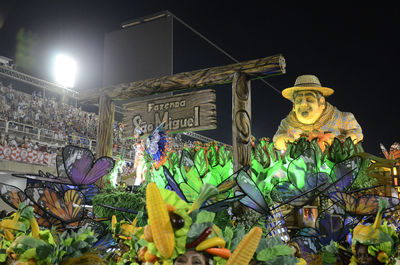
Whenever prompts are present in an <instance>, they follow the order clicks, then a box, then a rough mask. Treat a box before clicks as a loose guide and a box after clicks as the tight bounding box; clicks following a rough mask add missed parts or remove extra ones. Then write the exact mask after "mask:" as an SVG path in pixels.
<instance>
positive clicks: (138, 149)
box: [133, 128, 147, 186]
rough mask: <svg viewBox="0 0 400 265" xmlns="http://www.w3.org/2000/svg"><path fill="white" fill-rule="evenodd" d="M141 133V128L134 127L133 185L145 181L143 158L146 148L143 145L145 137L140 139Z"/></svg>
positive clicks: (144, 162)
mask: <svg viewBox="0 0 400 265" xmlns="http://www.w3.org/2000/svg"><path fill="white" fill-rule="evenodd" d="M142 135H143V132H142V130H140V129H139V128H136V129H135V131H134V135H133V136H134V138H135V144H134V149H135V163H134V165H133V169H134V170H135V172H136V176H135V181H134V185H135V186H139V185H141V184H142V183H143V182H144V181H145V173H146V172H147V168H146V160H145V158H144V152H145V149H146V146H145V143H146V142H145V139H142V138H141V136H142Z"/></svg>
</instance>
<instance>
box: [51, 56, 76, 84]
mask: <svg viewBox="0 0 400 265" xmlns="http://www.w3.org/2000/svg"><path fill="white" fill-rule="evenodd" d="M54 74H55V80H56V83H57V84H60V85H62V86H65V87H68V88H72V87H74V85H75V75H76V62H75V61H74V60H73V59H72V58H71V57H69V56H66V55H63V54H60V55H57V56H56V59H55V65H54Z"/></svg>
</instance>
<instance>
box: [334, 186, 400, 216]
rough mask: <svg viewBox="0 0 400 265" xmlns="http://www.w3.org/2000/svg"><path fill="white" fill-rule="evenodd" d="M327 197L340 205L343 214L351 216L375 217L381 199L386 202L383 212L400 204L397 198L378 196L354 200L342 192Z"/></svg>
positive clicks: (367, 196)
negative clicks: (343, 211)
mask: <svg viewBox="0 0 400 265" xmlns="http://www.w3.org/2000/svg"><path fill="white" fill-rule="evenodd" d="M329 196H330V198H331V199H332V200H333V201H334V202H337V203H339V204H340V205H342V207H343V208H344V210H345V212H346V213H348V214H349V215H352V216H367V215H375V214H376V213H377V212H378V209H379V200H382V199H383V200H386V201H387V202H388V206H387V207H386V209H385V210H389V209H391V208H394V207H395V206H397V205H398V204H399V203H400V200H399V199H398V198H395V197H384V196H378V195H363V196H361V197H359V198H355V197H354V196H352V195H350V194H347V193H344V192H333V193H331V194H330V195H329Z"/></svg>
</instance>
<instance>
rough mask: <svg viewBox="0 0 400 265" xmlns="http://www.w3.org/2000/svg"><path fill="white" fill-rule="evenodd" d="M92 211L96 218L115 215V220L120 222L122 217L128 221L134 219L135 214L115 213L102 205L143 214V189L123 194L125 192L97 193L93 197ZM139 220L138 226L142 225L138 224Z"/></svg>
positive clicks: (144, 202)
mask: <svg viewBox="0 0 400 265" xmlns="http://www.w3.org/2000/svg"><path fill="white" fill-rule="evenodd" d="M92 202H93V210H94V213H95V215H96V216H97V217H100V218H102V217H111V216H113V215H115V216H116V217H117V220H122V219H124V217H128V218H129V219H130V220H133V219H135V217H136V214H132V213H125V212H121V211H116V210H113V209H109V208H106V207H102V206H101V205H102V204H105V205H109V206H114V207H120V208H125V209H130V210H135V211H138V212H145V205H146V201H145V187H141V188H139V189H137V190H135V192H133V193H130V192H125V191H118V190H113V191H108V192H107V191H106V192H103V193H99V194H97V195H95V196H94V197H93V200H92ZM140 222H141V220H139V224H138V225H144V224H141V223H140Z"/></svg>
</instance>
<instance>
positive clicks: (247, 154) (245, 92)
mask: <svg viewBox="0 0 400 265" xmlns="http://www.w3.org/2000/svg"><path fill="white" fill-rule="evenodd" d="M232 142H233V170H234V171H238V170H239V169H241V168H242V167H244V166H249V167H250V168H251V89H250V80H248V78H247V76H246V75H245V74H243V73H235V74H234V76H233V80H232Z"/></svg>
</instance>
